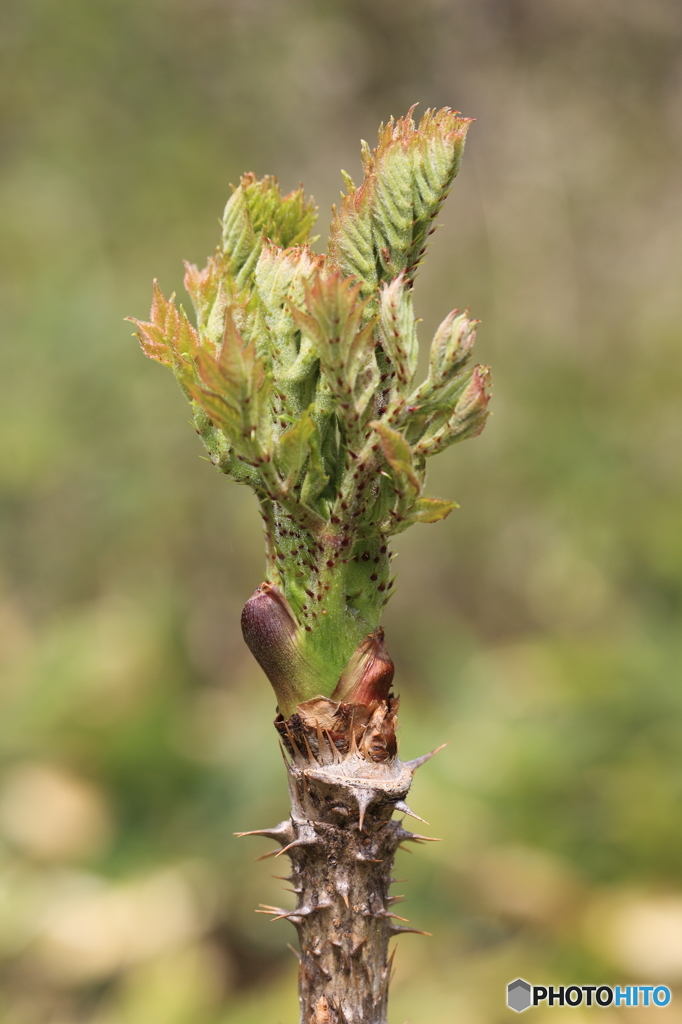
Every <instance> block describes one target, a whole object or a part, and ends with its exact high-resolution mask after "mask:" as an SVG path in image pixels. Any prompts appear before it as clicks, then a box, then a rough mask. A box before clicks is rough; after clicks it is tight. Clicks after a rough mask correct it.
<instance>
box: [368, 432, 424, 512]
mask: <svg viewBox="0 0 682 1024" xmlns="http://www.w3.org/2000/svg"><path fill="white" fill-rule="evenodd" d="M370 426H372V427H373V428H374V429H375V430H376V432H377V434H378V435H379V440H380V442H381V450H382V452H383V455H384V458H385V459H386V462H387V463H388V464H389V466H390V467H391V469H392V470H393V478H394V481H395V484H396V487H397V489H398V491H399V492H400V493H407V494H409V493H410V492H412V493H413V494H419V492H420V490H421V487H422V482H421V480H420V479H419V477H418V476H417V473H416V471H415V467H414V461H413V458H412V449H411V448H410V446H409V444H408V443H407V441H406V440H405V438H404V437H403V436H402V434H399V433H398V431H397V430H392V429H391V427H388V426H386V424H385V423H382V422H381V421H380V420H375V421H374V422H373V423H371V424H370Z"/></svg>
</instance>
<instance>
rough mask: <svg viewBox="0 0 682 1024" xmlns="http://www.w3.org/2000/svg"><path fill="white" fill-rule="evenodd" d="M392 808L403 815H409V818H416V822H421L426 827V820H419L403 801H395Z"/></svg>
mask: <svg viewBox="0 0 682 1024" xmlns="http://www.w3.org/2000/svg"><path fill="white" fill-rule="evenodd" d="M393 806H394V807H395V809H396V811H402V813H403V814H409V815H410V817H411V818H416V819H417V821H423V822H424V824H425V825H428V821H427V820H426V818H421V817H420V816H419V815H418V814H415V813H414V811H413V810H412V809H411V808H409V807H408V806H407V804H406V803H405V801H404V800H396V802H395V804H394V805H393Z"/></svg>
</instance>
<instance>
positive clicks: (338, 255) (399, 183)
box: [329, 107, 471, 296]
mask: <svg viewBox="0 0 682 1024" xmlns="http://www.w3.org/2000/svg"><path fill="white" fill-rule="evenodd" d="M413 109H414V108H412V110H413ZM412 110H410V111H409V113H408V114H407V116H406V117H404V118H400V119H399V120H398V121H394V120H393V118H391V120H390V121H389V122H388V124H387V125H386V126H385V127H384V126H383V125H382V126H381V127H380V129H379V144H378V146H377V148H376V149H375V150H374V151H373V152H371V153H370V151H369V147H368V146H367V145H366V144H363V166H364V171H365V178H364V181H363V183H362V185H361V186H360V187H359V188H357V189H353V190H352V191H350V192H349V193H348V195H346V196H344V197H343V200H342V202H341V208H340V209H339V210H335V211H334V217H333V220H332V230H331V236H330V243H329V256H330V259H331V260H332V261H333V262H334V263H335V264H336V265H337V266H339V267H340V269H341V270H342V272H343V273H344V274H353V275H355V276H356V277H358V278H359V279H360V280H361V281H362V282H363V294H364V295H365V296H368V295H371V294H372V293H373V292H374V291H375V289H376V287H377V284H379V283H381V282H382V281H390V280H391V279H392V278H394V277H396V276H397V275H398V274H399V273H401V272H404V273H405V274H406V276H407V278H408V279H412V278H413V277H414V274H415V272H416V269H417V266H418V264H419V261H420V259H421V257H422V255H423V253H424V249H425V242H426V237H427V234H428V233H429V230H430V227H431V224H432V221H433V219H434V217H435V216H436V215H437V213H438V211H439V209H440V207H441V205H442V204H443V201H444V200H445V197H446V196H447V193H448V191H449V188H450V185H451V184H452V180H453V178H454V177H455V175H456V174H457V171H458V170H459V165H460V162H461V158H462V152H463V150H464V141H465V139H466V133H467V130H468V127H469V124H470V123H471V119H470V118H465V117H460V115H459V113H458V112H457V111H453V110H450V108H449V107H443V108H442V109H441V110H438V111H433V110H427V111H426V113H425V114H424V116H423V117H422V118H421V120H420V122H419V124H418V125H417V126H415V123H414V121H413V120H412Z"/></svg>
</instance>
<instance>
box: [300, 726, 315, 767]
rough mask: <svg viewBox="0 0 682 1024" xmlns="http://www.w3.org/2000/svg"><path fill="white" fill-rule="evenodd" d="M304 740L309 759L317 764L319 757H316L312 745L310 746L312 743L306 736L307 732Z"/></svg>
mask: <svg viewBox="0 0 682 1024" xmlns="http://www.w3.org/2000/svg"><path fill="white" fill-rule="evenodd" d="M303 742H304V743H305V749H306V750H307V752H308V759H309V760H310V761H311V762H312V763H313V764H317V758H316V757H315V755H314V754H313V752H312V749H311V747H310V744H309V743H308V737H307V736H306V734H305V733H303Z"/></svg>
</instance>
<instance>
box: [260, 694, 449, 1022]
mask: <svg viewBox="0 0 682 1024" xmlns="http://www.w3.org/2000/svg"><path fill="white" fill-rule="evenodd" d="M397 706H398V702H397V701H396V700H395V699H393V698H390V697H389V698H388V700H386V701H374V702H372V703H371V704H370V705H365V704H353V703H351V702H345V703H336V702H334V701H331V700H328V699H326V698H317V699H316V700H311V701H308V702H306V703H305V704H301V705H299V707H298V711H297V713H296V714H295V715H293V716H292V717H291V718H289V719H288V720H287V721H284V719H283V718H282V717H281V716H279V717H278V719H277V720H276V721H275V726H276V728H277V730H278V732H279V734H280V736H281V739H282V743H283V745H284V748H286V755H285V764H286V769H287V774H288V779H289V793H290V797H291V814H290V817H289V818H288V819H287V820H286V821H283V822H281V823H280V824H279V825H277V826H275V827H274V828H271V829H261V830H258V831H256V832H247V833H240V834H241V835H262V836H266V837H268V838H270V839H274V840H276V841H277V842H278V843H279V844H280V847H281V849H280V850H278V851H274V850H273V851H272V852H271V853H269V854H265V857H273V856H275V857H279V856H281V855H282V854H286V856H287V857H289V859H290V861H291V874H290V875H289V876H288V877H287V878H286V881H289V882H290V883H291V890H292V891H293V892H294V893H295V894H296V906H295V907H294V909H293V910H286V909H284V908H282V907H271V906H264V905H262V906H261V909H260V910H259V911H257V912H258V913H262V914H268V915H271V917H272V919H273V920H281V919H286V920H288V921H291V923H292V924H293V925H294V926H295V928H296V931H297V932H298V938H299V945H300V953H299V954H298V956H299V1004H300V1024H386V1012H387V1005H388V988H389V982H390V976H391V965H392V960H393V952H391V953H389V942H390V939H391V938H392V937H393V936H396V935H400V934H403V933H405V932H417V933H418V934H427V933H425V932H419V930H418V929H415V928H410V927H407V922H406V919H405V918H404V917H401V916H400V915H398V914H396V913H395V911H394V910H393V909H392V908H393V906H394V905H395V903H396V902H399V901H400V897H392V896H391V895H390V893H389V889H390V886H391V883H392V881H393V879H392V877H391V872H392V869H393V861H394V857H395V853H396V850H397V849H398V848H399V847H400V846H401V844H403V843H408V842H413V843H420V842H427V841H429V840H428V839H427V837H426V836H422V835H419V834H418V833H414V832H409V831H408V830H407V829H405V828H404V827H403V825H402V823H400V822H398V821H396V820H394V819H393V818H392V815H393V813H394V811H398V812H401V813H403V814H412V812H411V811H410V809H409V808H408V806H407V804H406V803H405V797H406V796H407V793H408V791H409V788H410V784H411V782H412V776H413V774H414V772H415V771H416V769H417V768H418V767H419V766H420V765H421V764H423V763H424V761H425V760H428V758H429V757H431V756H432V755H431V754H427V755H426V756H425V757H422V758H417V759H416V760H414V761H408V762H402V761H401V760H400V758H399V757H398V753H397V749H396V741H395V725H396V713H397ZM434 753H435V751H434ZM415 817H416V815H415Z"/></svg>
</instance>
